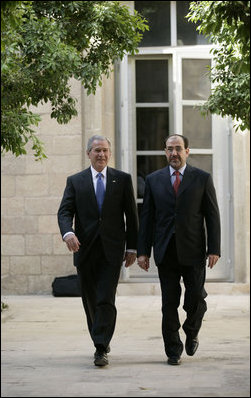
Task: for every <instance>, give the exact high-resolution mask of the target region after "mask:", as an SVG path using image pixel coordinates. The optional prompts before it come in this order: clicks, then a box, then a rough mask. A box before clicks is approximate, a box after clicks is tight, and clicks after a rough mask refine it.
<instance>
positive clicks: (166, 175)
mask: <svg viewBox="0 0 251 398" xmlns="http://www.w3.org/2000/svg"><path fill="white" fill-rule="evenodd" d="M161 175H162V177H163V186H164V187H165V188H166V189H167V190H168V192H169V193H170V194H172V195H175V193H174V189H173V186H172V183H171V176H170V169H169V166H167V167H165V168H164V169H162V173H161Z"/></svg>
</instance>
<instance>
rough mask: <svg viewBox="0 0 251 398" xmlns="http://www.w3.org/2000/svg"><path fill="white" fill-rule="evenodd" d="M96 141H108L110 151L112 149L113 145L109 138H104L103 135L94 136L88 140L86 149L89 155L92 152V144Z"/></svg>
mask: <svg viewBox="0 0 251 398" xmlns="http://www.w3.org/2000/svg"><path fill="white" fill-rule="evenodd" d="M95 140H97V141H107V142H108V145H109V147H110V149H111V146H112V144H111V141H110V140H109V139H108V138H107V137H103V136H102V135H93V136H92V137H91V138H89V140H88V143H87V149H86V151H87V153H89V152H91V150H92V144H93V142H94V141H95Z"/></svg>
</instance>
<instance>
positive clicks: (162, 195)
mask: <svg viewBox="0 0 251 398" xmlns="http://www.w3.org/2000/svg"><path fill="white" fill-rule="evenodd" d="M205 228H206V231H205ZM174 231H175V234H176V245H177V253H178V259H179V262H180V263H181V264H183V265H196V264H202V263H203V262H204V263H205V260H206V255H207V254H218V255H220V215H219V209H218V204H217V199H216V193H215V189H214V185H213V181H212V177H211V175H210V174H208V173H206V172H205V171H203V170H200V169H197V168H195V167H191V166H190V165H188V164H187V167H186V169H185V172H184V176H183V179H182V182H181V184H180V187H179V191H178V195H177V198H176V196H175V193H174V189H173V187H172V184H171V178H170V171H169V166H167V167H165V168H163V169H161V170H157V171H155V172H154V173H152V174H150V175H148V176H147V178H146V185H145V194H144V201H143V208H142V211H141V217H140V231H139V238H138V256H140V255H147V256H148V257H150V254H151V247H152V246H153V248H154V259H155V262H156V265H158V264H160V263H161V262H162V260H163V257H164V255H165V252H166V249H167V245H168V243H169V241H170V238H171V236H172V234H173V232H174ZM206 232H207V239H206Z"/></svg>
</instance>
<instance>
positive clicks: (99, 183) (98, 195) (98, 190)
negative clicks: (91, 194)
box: [96, 173, 105, 213]
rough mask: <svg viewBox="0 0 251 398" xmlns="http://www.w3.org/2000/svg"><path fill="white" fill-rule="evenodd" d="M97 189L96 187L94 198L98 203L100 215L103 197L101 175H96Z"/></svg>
mask: <svg viewBox="0 0 251 398" xmlns="http://www.w3.org/2000/svg"><path fill="white" fill-rule="evenodd" d="M97 179H98V180H97V187H96V198H97V202H98V207H99V212H100V213H101V209H102V204H103V201H104V197H105V187H104V182H103V180H102V173H98V174H97Z"/></svg>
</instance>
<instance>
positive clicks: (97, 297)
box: [58, 135, 138, 366]
mask: <svg viewBox="0 0 251 398" xmlns="http://www.w3.org/2000/svg"><path fill="white" fill-rule="evenodd" d="M87 155H88V157H89V159H90V161H91V166H90V167H89V168H87V169H86V170H83V171H81V172H80V173H78V174H75V175H73V176H70V177H68V179H67V184H66V188H65V191H64V195H63V199H62V201H61V204H60V207H59V210H58V223H59V227H60V231H61V234H62V237H63V240H64V241H65V242H66V244H67V246H68V249H69V250H70V251H73V252H74V265H75V266H76V267H77V273H78V275H79V279H80V282H81V292H82V302H83V306H84V309H85V313H86V318H87V324H88V329H89V333H90V336H91V338H92V340H93V343H94V345H95V347H96V352H95V354H94V363H95V365H96V366H105V365H107V364H108V357H107V353H108V352H109V351H110V346H109V343H110V341H111V339H112V336H113V333H114V329H115V322H116V314H117V311H116V307H115V294H116V288H117V285H118V280H119V275H120V270H121V266H122V263H123V261H125V266H126V267H129V266H130V265H132V264H133V263H134V262H135V260H136V250H137V233H138V216H137V208H136V203H135V198H134V191H133V186H132V179H131V176H130V174H127V173H124V172H122V171H119V170H115V169H113V168H110V167H107V164H108V162H109V159H110V157H111V144H110V141H109V140H108V139H107V138H105V137H102V136H97V135H95V136H93V137H91V138H90V139H89V141H88V147H87ZM74 218H75V227H74V229H73V227H72V224H73V219H74Z"/></svg>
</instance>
